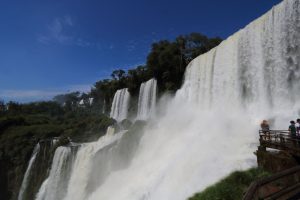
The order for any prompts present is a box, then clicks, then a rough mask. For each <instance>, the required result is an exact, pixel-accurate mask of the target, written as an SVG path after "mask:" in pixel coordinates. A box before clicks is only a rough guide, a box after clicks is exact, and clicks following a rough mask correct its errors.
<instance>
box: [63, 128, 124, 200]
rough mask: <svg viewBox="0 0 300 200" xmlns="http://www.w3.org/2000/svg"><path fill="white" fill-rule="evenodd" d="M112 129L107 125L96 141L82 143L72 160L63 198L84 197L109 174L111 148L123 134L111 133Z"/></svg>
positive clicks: (76, 198) (78, 198) (76, 199)
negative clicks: (105, 131) (70, 172)
mask: <svg viewBox="0 0 300 200" xmlns="http://www.w3.org/2000/svg"><path fill="white" fill-rule="evenodd" d="M112 131H113V129H112V128H111V127H108V129H107V133H106V135H104V136H102V137H100V138H99V140H98V141H96V142H92V143H85V144H82V146H81V147H80V149H79V151H78V153H77V156H76V159H75V162H74V166H73V168H74V169H73V171H72V174H71V178H70V182H69V185H68V189H67V195H66V197H65V200H69V199H70V200H81V199H86V196H88V193H89V192H91V191H92V190H94V189H95V188H94V187H95V186H97V185H98V184H99V182H101V180H102V179H104V178H105V176H108V175H109V171H110V170H111V167H112V162H113V157H112V156H111V155H112V151H113V148H114V147H115V146H116V145H117V143H118V141H119V140H120V139H121V138H122V137H123V134H124V132H120V133H117V134H113V133H112ZM123 152H125V151H123ZM96 171H97V172H96ZM94 172H95V173H94ZM96 183H98V184H96Z"/></svg>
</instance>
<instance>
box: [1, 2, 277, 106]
mask: <svg viewBox="0 0 300 200" xmlns="http://www.w3.org/2000/svg"><path fill="white" fill-rule="evenodd" d="M279 2H280V0H226V1H225V0H218V1H217V0H181V1H180V0H118V1H117V0H20V1H16V0H0V24H1V26H0V99H4V100H5V101H8V100H15V101H20V102H27V101H32V100H43V99H49V98H51V97H53V95H55V94H57V93H65V92H68V91H74V90H80V91H87V90H89V89H90V87H91V86H92V84H93V83H95V82H96V81H97V80H100V79H103V78H107V77H109V76H110V74H111V71H112V70H114V69H119V68H122V69H128V68H132V67H134V66H137V65H138V64H143V63H145V61H146V55H147V53H148V52H149V50H150V48H151V44H152V43H153V42H155V41H158V40H161V39H170V40H172V39H174V38H175V37H176V36H178V35H180V34H188V33H191V32H200V33H203V34H206V35H208V36H220V37H222V38H226V37H228V36H229V35H231V34H232V33H234V32H236V31H238V30H239V29H241V28H243V27H244V26H246V25H247V24H248V23H249V22H251V21H252V20H254V19H256V18H257V17H259V16H261V15H262V14H264V13H265V12H266V11H268V10H269V9H271V8H272V6H274V5H276V4H278V3H279Z"/></svg>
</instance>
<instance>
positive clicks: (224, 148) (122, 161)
mask: <svg viewBox="0 0 300 200" xmlns="http://www.w3.org/2000/svg"><path fill="white" fill-rule="evenodd" d="M125 90H126V89H125ZM121 91H122V90H120V91H118V92H117V93H116V94H115V98H114V103H113V106H112V114H111V116H114V118H115V119H117V118H118V119H120V118H119V116H120V114H119V113H121V112H120V110H121V109H123V107H125V106H123V105H124V103H119V102H123V101H124V99H125V98H124V96H125V94H123V95H121ZM126 91H127V90H126ZM299 91H300V0H285V1H283V2H282V3H281V4H279V5H278V6H276V7H274V8H273V9H272V10H271V11H269V12H268V13H267V14H265V15H264V16H262V17H261V18H259V19H257V20H256V21H254V22H252V23H251V24H250V25H248V26H247V27H246V28H244V29H243V30H241V31H239V32H237V33H236V34H234V35H233V36H231V37H229V38H228V39H227V40H226V41H224V42H222V43H221V44H220V45H219V46H218V47H216V48H214V49H212V50H211V51H210V52H208V53H206V54H204V55H201V56H199V57H197V58H196V59H194V60H193V61H192V62H191V63H190V64H189V66H188V67H187V70H186V73H185V80H184V84H183V86H182V88H181V89H180V90H179V91H178V92H177V93H176V96H175V98H174V99H173V100H171V101H170V102H168V105H160V106H161V107H159V109H162V108H165V109H166V112H165V115H164V116H157V118H156V119H152V120H153V121H152V122H153V123H149V125H148V126H147V127H146V130H145V132H144V133H143V135H141V134H131V133H121V134H115V135H112V134H108V135H106V136H105V137H102V138H100V139H99V141H97V142H95V143H90V144H85V145H83V146H82V147H81V148H80V150H79V152H78V154H77V156H76V161H75V163H74V166H73V170H72V173H71V178H70V181H69V184H68V189H67V195H66V197H65V198H64V199H65V200H70V199H72V200H83V199H88V200H99V199H105V200H146V199H147V200H150V199H151V200H157V199H159V200H160V199H173V200H182V199H186V198H188V197H189V196H191V195H192V194H193V193H195V192H197V191H200V190H202V189H204V188H205V187H207V186H208V185H210V184H213V183H215V182H216V181H218V180H219V179H220V178H222V177H223V176H225V175H227V174H228V173H230V172H231V171H233V170H237V169H246V168H249V167H251V166H255V165H256V159H255V156H254V155H253V151H254V150H255V148H256V146H257V142H258V136H257V130H258V129H259V120H262V119H272V121H273V124H272V126H273V127H272V128H280V129H285V128H286V126H287V125H288V121H289V120H290V119H293V118H296V117H298V116H299V115H300V112H299V111H300V103H299V102H300V101H297V100H298V99H299V98H300V93H299ZM123 93H126V92H125V91H124V90H123ZM121 99H123V100H121ZM116 110H118V112H116ZM126 111H127V109H126ZM115 113H117V114H116V115H114V114H115ZM150 124H151V125H150ZM137 130H138V129H137ZM138 137H140V138H139V139H138V140H136V139H135V138H138ZM132 146H135V148H133V149H131V150H130V151H128V148H132ZM124 152H130V153H128V154H124ZM120 166H121V167H120Z"/></svg>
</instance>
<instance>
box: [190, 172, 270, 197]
mask: <svg viewBox="0 0 300 200" xmlns="http://www.w3.org/2000/svg"><path fill="white" fill-rule="evenodd" d="M268 175H269V173H267V172H266V171H264V170H262V169H260V168H252V169H249V170H247V171H236V172H233V173H231V174H230V175H229V176H227V177H225V178H224V179H222V180H221V181H219V182H218V183H216V184H215V185H212V186H210V187H208V188H206V189H205V190H204V191H202V192H200V193H197V194H195V195H194V196H193V197H191V198H189V200H200V199H201V200H202V199H205V200H241V199H242V198H243V194H244V192H246V190H247V188H248V187H249V185H250V183H251V182H253V181H255V180H257V179H258V178H262V177H265V176H268Z"/></svg>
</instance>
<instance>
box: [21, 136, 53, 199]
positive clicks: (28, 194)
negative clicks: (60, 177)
mask: <svg viewBox="0 0 300 200" xmlns="http://www.w3.org/2000/svg"><path fill="white" fill-rule="evenodd" d="M57 141H58V139H57V138H53V139H48V140H41V141H40V142H39V143H38V144H37V145H36V146H35V148H34V150H33V153H32V156H31V158H30V161H29V164H28V167H27V169H26V172H25V175H24V178H23V181H22V185H21V188H20V190H19V194H18V200H32V199H34V197H35V195H36V193H37V191H38V189H39V187H40V185H41V184H42V182H43V181H44V179H45V178H46V177H47V175H48V169H49V167H50V165H51V160H52V158H53V152H54V150H55V148H56V143H57Z"/></svg>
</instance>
